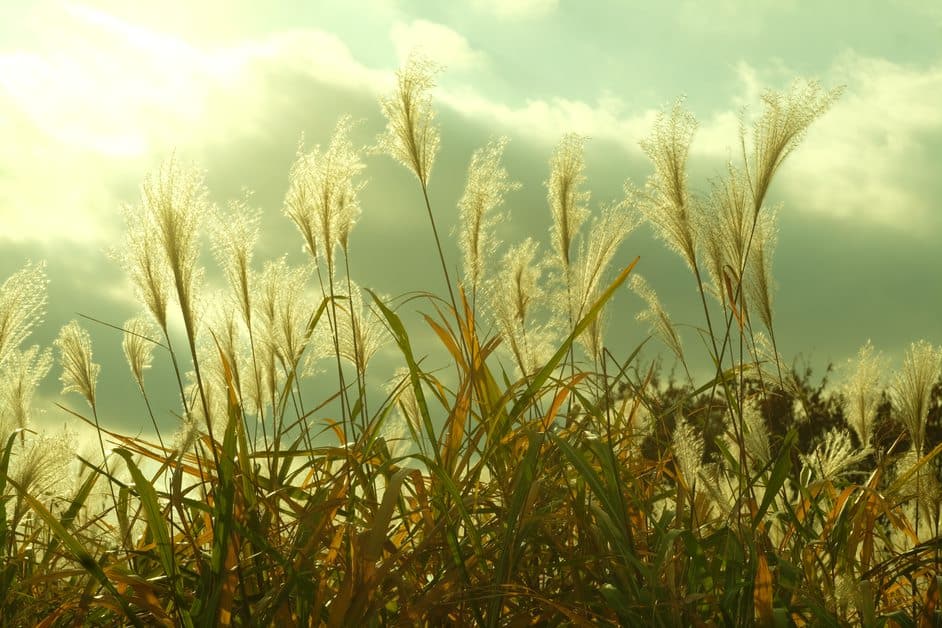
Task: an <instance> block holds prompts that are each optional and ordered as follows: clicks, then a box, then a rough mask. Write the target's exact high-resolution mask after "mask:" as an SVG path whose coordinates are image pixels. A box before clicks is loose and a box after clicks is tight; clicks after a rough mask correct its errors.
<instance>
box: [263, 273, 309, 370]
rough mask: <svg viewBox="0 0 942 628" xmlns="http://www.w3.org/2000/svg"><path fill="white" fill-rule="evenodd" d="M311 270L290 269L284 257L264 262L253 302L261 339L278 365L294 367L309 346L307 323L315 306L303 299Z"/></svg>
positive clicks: (288, 367) (305, 298) (305, 297)
mask: <svg viewBox="0 0 942 628" xmlns="http://www.w3.org/2000/svg"><path fill="white" fill-rule="evenodd" d="M310 274H311V271H310V268H309V267H307V266H297V267H292V266H289V265H288V263H287V262H286V261H285V258H284V257H281V258H279V259H278V260H276V261H274V262H266V264H265V267H264V268H263V270H262V274H261V276H260V277H259V294H258V298H257V299H256V307H257V316H258V323H259V324H260V331H261V334H260V336H259V337H260V338H261V339H262V340H263V342H267V343H268V345H269V347H270V348H271V351H272V352H273V353H274V355H275V356H276V357H277V359H278V361H279V362H280V363H281V366H282V367H283V368H284V369H286V370H287V371H290V370H291V369H293V368H295V367H296V366H297V364H298V361H299V360H300V359H301V356H302V354H303V353H304V350H305V349H306V348H307V346H308V340H309V336H308V335H307V328H308V323H309V321H310V317H311V316H312V314H313V313H314V310H315V307H314V304H313V303H312V302H311V299H309V298H308V297H307V296H306V288H307V283H308V278H309V277H310Z"/></svg>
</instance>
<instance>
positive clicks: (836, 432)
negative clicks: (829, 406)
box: [799, 428, 870, 482]
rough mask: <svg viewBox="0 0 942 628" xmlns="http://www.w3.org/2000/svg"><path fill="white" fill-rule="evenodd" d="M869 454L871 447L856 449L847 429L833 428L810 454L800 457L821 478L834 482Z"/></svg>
mask: <svg viewBox="0 0 942 628" xmlns="http://www.w3.org/2000/svg"><path fill="white" fill-rule="evenodd" d="M869 454H870V450H869V449H856V450H855V449H854V446H853V444H852V443H851V440H850V433H849V432H848V431H847V430H844V429H840V428H832V429H831V430H829V431H828V432H827V433H826V434H825V435H824V438H823V439H822V440H821V442H819V443H818V445H817V446H816V447H815V448H814V451H813V452H812V453H811V454H810V455H805V454H801V455H800V456H799V458H801V461H802V464H803V465H804V466H805V467H806V468H808V469H811V471H812V473H813V474H814V476H815V477H817V478H818V479H819V480H822V481H825V482H832V481H834V480H836V479H838V478H839V477H840V476H841V475H843V474H844V473H845V472H846V470H847V469H848V467H851V466H853V465H855V464H857V463H858V462H860V461H861V460H863V459H865V458H866V457H867V456H868V455H869Z"/></svg>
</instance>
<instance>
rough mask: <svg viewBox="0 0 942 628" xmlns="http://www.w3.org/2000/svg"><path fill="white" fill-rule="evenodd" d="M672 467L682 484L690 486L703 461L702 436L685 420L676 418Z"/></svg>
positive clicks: (680, 417)
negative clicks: (675, 469) (673, 466)
mask: <svg viewBox="0 0 942 628" xmlns="http://www.w3.org/2000/svg"><path fill="white" fill-rule="evenodd" d="M673 450H674V465H675V467H676V468H677V471H678V472H679V475H680V476H681V477H682V478H683V482H684V483H685V484H686V485H687V486H688V487H690V486H692V485H693V482H694V480H695V479H696V478H697V472H698V470H699V468H700V465H701V463H702V461H703V436H702V435H701V434H699V433H698V432H697V429H696V428H695V427H694V426H693V425H691V424H690V423H689V422H688V421H687V419H686V418H684V417H683V416H678V418H677V425H676V426H675V427H674V436H673Z"/></svg>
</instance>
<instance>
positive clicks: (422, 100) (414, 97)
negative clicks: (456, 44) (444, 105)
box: [376, 55, 440, 189]
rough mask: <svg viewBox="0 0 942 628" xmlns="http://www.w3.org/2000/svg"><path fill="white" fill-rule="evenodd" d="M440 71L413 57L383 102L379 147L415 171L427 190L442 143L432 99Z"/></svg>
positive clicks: (427, 62) (432, 64) (421, 59)
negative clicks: (382, 122)
mask: <svg viewBox="0 0 942 628" xmlns="http://www.w3.org/2000/svg"><path fill="white" fill-rule="evenodd" d="M437 72H438V66H436V65H435V64H434V63H433V62H432V61H431V60H429V59H427V58H425V57H422V56H420V55H412V56H411V57H410V58H409V60H408V61H407V63H406V65H405V66H404V67H403V68H401V69H399V71H397V72H396V84H397V86H396V91H395V93H394V94H393V95H392V96H391V97H388V98H382V99H381V100H380V107H381V108H382V111H383V116H384V117H385V118H386V130H385V131H384V133H383V134H382V135H380V136H379V138H377V145H376V148H377V150H378V151H380V152H384V153H387V154H388V155H390V156H391V157H393V158H394V159H396V160H397V161H399V163H401V164H402V165H404V166H405V167H406V168H408V169H409V170H411V171H412V173H413V174H414V175H415V176H416V178H418V180H419V182H420V183H421V184H422V187H423V189H425V188H428V180H429V175H430V174H431V172H432V165H433V164H434V162H435V155H436V153H437V152H438V145H439V141H440V136H439V131H438V127H437V126H436V125H435V112H434V110H433V109H432V96H431V90H432V88H433V87H434V86H435V81H434V76H435V74H436V73H437Z"/></svg>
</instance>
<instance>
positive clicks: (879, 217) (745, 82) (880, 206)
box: [691, 51, 942, 232]
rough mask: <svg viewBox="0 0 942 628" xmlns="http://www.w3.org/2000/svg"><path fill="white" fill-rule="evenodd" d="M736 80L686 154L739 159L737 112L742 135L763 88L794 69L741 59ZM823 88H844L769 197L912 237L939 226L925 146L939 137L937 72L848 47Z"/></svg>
mask: <svg viewBox="0 0 942 628" xmlns="http://www.w3.org/2000/svg"><path fill="white" fill-rule="evenodd" d="M737 75H738V78H739V81H740V86H741V87H740V91H739V92H738V93H737V94H735V95H733V97H732V98H731V99H730V107H729V108H725V109H720V110H718V111H715V112H713V113H712V114H711V115H709V116H708V117H705V118H702V119H701V121H700V125H699V127H698V129H697V133H696V135H695V137H694V141H693V145H692V147H691V155H693V156H698V157H700V158H702V159H709V160H723V161H725V160H728V159H732V160H733V162H734V163H740V162H741V155H740V152H741V149H740V147H739V143H738V142H739V127H740V114H741V112H745V114H746V126H747V130H748V128H749V121H750V120H751V119H753V118H754V117H755V116H756V115H757V114H758V113H759V111H761V100H760V95H761V93H762V92H763V91H764V89H765V87H764V86H775V89H777V90H779V89H782V88H787V85H788V83H789V78H790V77H794V76H796V73H795V72H794V71H791V70H790V69H788V68H786V67H783V66H782V65H781V64H780V63H778V64H775V65H773V66H771V67H769V68H763V69H761V70H760V69H758V68H755V67H753V66H750V65H748V64H746V63H740V64H739V65H738V66H737ZM822 83H823V87H824V88H826V89H831V88H833V87H835V86H838V85H844V86H845V91H844V94H843V95H842V96H841V98H840V99H839V100H838V101H837V102H836V103H835V104H834V105H833V106H832V107H831V109H830V110H828V111H827V112H826V113H825V114H824V115H823V116H822V117H821V118H820V119H818V120H817V121H815V122H814V123H813V124H812V125H811V127H810V128H809V130H808V134H807V137H806V138H805V139H804V141H803V142H802V143H801V145H800V146H799V147H798V149H797V150H796V151H795V152H794V154H792V155H791V156H789V158H788V160H787V161H786V162H785V165H784V166H783V167H782V169H781V171H780V173H779V174H778V176H777V179H776V182H775V183H774V184H773V193H775V194H779V193H781V194H783V195H784V196H785V197H786V198H787V200H788V204H789V206H790V207H794V208H795V209H798V210H801V211H807V212H812V213H821V214H827V215H829V216H832V217H837V218H841V219H848V220H849V219H853V220H862V221H869V222H875V223H877V224H883V225H887V226H892V227H894V228H898V229H902V230H905V231H910V232H918V231H920V230H921V229H922V228H923V227H925V226H926V224H927V221H931V220H938V218H937V217H935V218H934V217H933V216H934V214H937V212H938V207H933V206H932V202H931V200H930V199H935V198H939V194H940V193H942V186H940V183H939V181H938V179H937V176H936V175H935V171H934V168H936V166H935V164H937V163H938V160H939V154H938V152H936V153H935V154H933V153H932V150H933V149H932V147H931V142H932V138H933V137H935V138H936V141H937V142H938V141H939V140H942V109H940V108H939V107H938V103H939V102H942V66H940V65H938V64H937V65H935V66H930V67H926V68H915V67H910V66H904V65H899V64H896V63H893V62H891V61H888V60H886V59H881V58H874V57H866V56H863V55H860V54H857V53H855V52H852V51H848V52H845V53H843V54H842V55H841V56H840V57H838V58H837V59H836V60H835V61H834V62H833V63H832V65H831V67H830V68H829V69H828V70H827V72H826V73H825V78H824V80H823V81H822ZM936 146H938V143H937V144H936ZM935 150H936V151H938V148H936V149H935ZM933 186H934V187H933ZM927 187H929V188H931V189H929V190H927Z"/></svg>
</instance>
